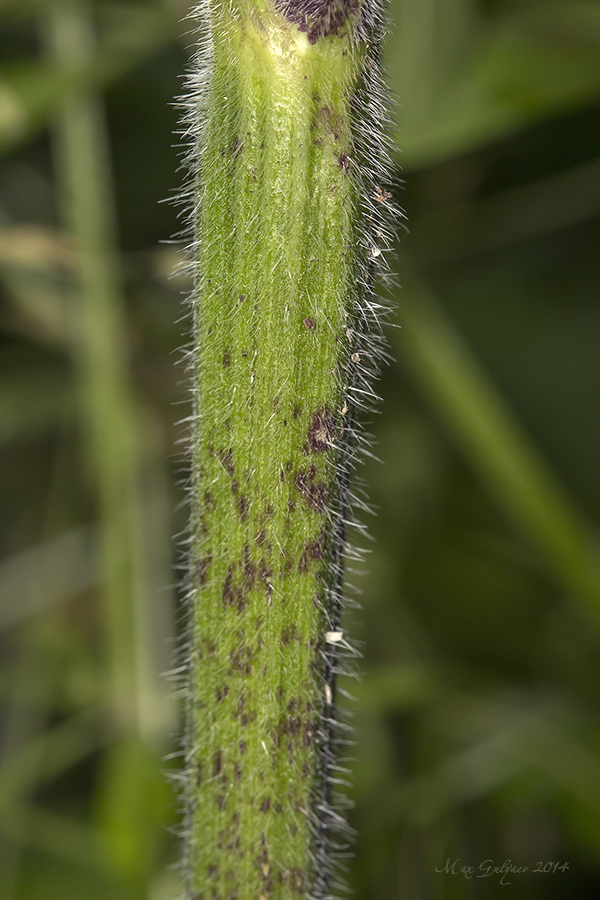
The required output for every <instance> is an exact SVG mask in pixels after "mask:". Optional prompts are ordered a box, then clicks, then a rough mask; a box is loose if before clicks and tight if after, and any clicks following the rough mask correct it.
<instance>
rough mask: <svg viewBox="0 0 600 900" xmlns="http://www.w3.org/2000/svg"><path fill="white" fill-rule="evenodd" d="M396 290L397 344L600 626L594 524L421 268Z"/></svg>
mask: <svg viewBox="0 0 600 900" xmlns="http://www.w3.org/2000/svg"><path fill="white" fill-rule="evenodd" d="M404 281H405V282H406V284H405V288H404V290H403V291H402V292H401V293H400V294H399V295H398V303H399V319H400V322H401V324H402V330H401V331H400V332H398V334H397V336H396V338H395V350H396V352H397V353H398V355H399V358H400V360H401V362H403V363H404V365H405V366H406V368H407V370H408V372H409V373H410V374H411V376H412V377H413V378H415V379H416V380H417V382H418V384H419V386H420V387H421V389H422V390H423V391H424V392H425V393H426V395H427V396H428V398H429V400H430V401H431V402H432V403H433V404H434V405H435V406H436V407H437V408H438V411H439V413H440V414H441V417H442V419H443V420H444V421H445V422H446V424H447V425H448V426H449V428H450V430H451V433H452V434H453V436H454V439H455V441H456V442H457V443H458V444H459V446H460V448H461V449H462V451H463V452H464V453H465V454H466V456H467V457H468V459H469V460H470V461H471V464H472V465H473V466H474V468H475V470H476V471H477V472H478V473H479V474H480V475H481V476H482V477H483V479H484V481H485V483H486V484H487V485H488V487H489V489H490V490H491V492H492V494H493V496H494V497H495V499H496V502H497V503H498V504H499V506H500V507H501V508H503V509H504V510H505V511H506V512H507V513H508V514H509V516H510V517H511V518H512V519H513V520H514V521H516V522H517V524H518V525H519V526H520V527H521V528H522V529H524V530H525V531H526V532H527V533H528V535H529V536H530V538H531V539H532V540H533V541H534V542H535V543H536V544H537V546H538V548H539V549H540V550H541V552H542V555H543V560H544V563H545V566H546V568H547V570H548V571H549V572H553V573H554V576H555V577H556V578H557V580H558V582H559V583H560V584H561V586H562V587H563V589H564V590H565V591H566V592H567V594H568V595H570V596H571V597H572V598H573V599H574V600H576V601H577V602H578V603H579V604H580V605H581V606H582V607H583V608H584V609H585V611H586V613H587V614H588V616H589V617H590V619H591V621H593V622H594V624H595V626H596V628H600V567H599V564H598V558H597V548H596V547H595V545H594V544H593V542H592V532H591V528H590V527H589V526H588V525H587V523H585V521H584V520H583V519H582V517H581V516H580V514H579V513H578V511H577V509H576V508H575V507H574V506H573V504H572V503H571V501H570V500H569V498H568V497H567V496H566V495H565V493H564V492H563V490H562V488H561V486H560V485H559V484H558V483H557V481H556V479H555V477H554V475H553V473H552V472H551V471H550V470H549V468H548V466H547V465H546V463H545V462H544V460H543V459H542V457H541V456H540V454H539V453H538V452H537V451H536V449H535V448H534V447H533V446H532V444H531V442H530V441H529V440H528V438H527V436H526V435H525V434H524V433H523V431H522V429H521V428H520V426H519V424H518V422H517V421H516V420H515V419H514V418H513V416H512V414H511V412H510V411H509V409H508V408H507V406H506V405H505V404H504V403H503V401H502V399H501V398H500V397H499V396H498V394H497V393H496V391H495V389H494V387H493V385H492V384H491V383H490V382H489V380H488V379H487V377H486V375H485V374H484V372H483V371H482V370H481V369H480V367H479V366H478V364H477V362H476V361H475V360H474V358H473V357H472V356H471V354H470V353H469V351H468V350H467V348H466V346H465V345H464V344H463V343H462V341H461V339H460V337H459V335H458V334H457V332H456V331H455V329H454V328H453V326H452V324H451V323H450V322H449V321H448V320H447V319H446V317H445V316H444V314H443V312H442V310H441V308H440V307H439V306H438V304H437V303H436V302H435V299H434V298H433V297H432V296H431V294H430V293H429V292H428V290H427V288H426V287H425V286H424V285H423V284H421V283H419V281H418V279H417V278H416V276H414V275H413V276H412V277H410V278H409V277H408V275H406V276H405V277H404Z"/></svg>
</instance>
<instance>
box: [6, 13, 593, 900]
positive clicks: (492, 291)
mask: <svg viewBox="0 0 600 900" xmlns="http://www.w3.org/2000/svg"><path fill="white" fill-rule="evenodd" d="M189 6H190V4H189V3H188V2H186V0H110V2H109V0H106V2H105V0H98V2H95V3H93V4H86V5H84V4H81V3H77V2H69V0H61V2H59V0H57V2H53V0H37V2H36V0H3V2H1V3H0V58H1V69H0V153H1V160H0V297H1V301H0V302H1V305H0V327H1V337H0V341H1V345H0V453H1V465H0V544H1V550H0V653H1V659H2V666H1V673H0V716H1V734H0V750H1V754H2V755H1V758H0V896H1V897H2V900H76V898H77V900H79V898H81V897H85V898H86V900H141V898H147V900H175V898H176V896H177V891H178V872H177V869H176V866H175V865H174V864H175V863H176V861H177V852H178V851H177V840H176V838H175V837H174V836H173V834H172V829H173V828H174V827H175V826H176V824H177V821H178V801H177V799H176V796H175V793H174V791H173V789H172V786H171V785H169V784H167V783H166V781H165V777H164V773H165V771H166V770H167V769H170V770H171V771H172V772H173V773H174V774H175V775H176V773H177V767H178V760H177V758H176V757H174V758H173V759H172V760H170V761H168V762H167V763H165V762H164V761H163V759H164V757H165V756H167V755H169V754H173V753H175V752H176V750H177V739H176V735H177V732H178V729H179V724H178V705H177V701H176V699H175V698H174V697H173V696H172V691H171V690H170V689H169V687H168V685H167V684H166V682H165V679H164V678H163V677H162V674H161V673H163V672H165V671H166V670H167V669H169V668H170V667H171V666H172V665H173V646H174V643H173V642H174V636H175V635H176V634H177V632H178V630H179V628H180V625H181V608H180V604H179V600H178V596H177V588H176V583H177V578H178V575H177V572H176V554H175V551H174V550H173V542H172V540H171V538H172V535H174V534H176V533H178V532H181V531H182V530H183V529H184V528H185V519H186V512H185V505H184V504H183V500H184V495H183V489H182V482H183V481H184V480H185V464H184V462H183V460H182V447H181V444H180V438H181V434H182V429H181V428H180V427H178V426H177V425H176V422H177V420H179V419H182V418H184V417H185V415H186V414H187V412H188V405H187V404H188V398H187V395H186V389H185V377H184V372H183V369H182V367H181V366H179V367H178V366H177V365H176V361H177V359H178V357H179V349H180V348H181V347H182V346H183V345H184V344H185V343H186V341H187V335H186V331H187V322H186V321H185V320H184V319H182V316H183V311H184V306H183V302H182V297H183V296H184V295H185V292H186V291H187V290H188V288H189V285H188V283H187V281H186V278H185V277H184V276H183V275H181V274H180V275H175V276H173V272H174V271H175V269H176V264H177V259H178V248H177V245H176V244H171V243H169V239H170V238H171V237H172V236H173V235H174V234H176V233H177V231H178V229H179V228H180V223H179V222H178V220H177V217H176V209H175V208H174V206H173V205H171V204H168V203H161V202H160V201H163V200H164V199H165V198H168V197H169V196H172V195H174V194H175V193H177V190H178V188H179V186H180V183H181V177H182V175H181V172H179V173H178V172H177V168H178V166H179V158H180V147H178V146H176V145H177V144H179V143H180V142H181V139H180V138H179V137H173V133H174V132H175V131H176V129H177V127H178V126H177V121H178V112H177V109H176V108H175V107H174V105H173V102H172V101H173V98H174V97H176V96H177V95H178V94H179V93H180V92H181V85H182V82H181V76H182V73H183V72H184V70H185V68H186V65H187V61H188V58H189V53H190V45H191V41H192V38H191V36H190V34H189V31H190V28H191V24H190V23H189V22H188V23H186V22H182V19H183V17H184V15H185V14H186V13H187V12H188V10H189ZM387 68H388V73H389V81H390V85H391V88H392V91H393V93H394V95H395V96H396V97H397V98H399V100H398V103H397V105H396V107H395V110H394V118H395V122H396V123H397V124H396V125H395V133H394V140H395V142H396V144H397V146H398V147H399V148H401V152H399V153H398V154H397V156H396V157H395V165H397V167H398V178H399V180H404V181H405V187H404V188H403V189H402V191H398V200H399V202H400V204H401V205H402V206H403V207H404V209H405V210H406V212H407V215H408V221H409V231H410V233H408V232H406V233H405V232H404V231H403V233H402V235H401V242H400V247H399V252H398V259H397V262H396V264H395V268H396V270H397V272H398V281H399V283H400V284H401V285H402V288H398V289H397V290H395V291H393V292H392V293H393V297H392V299H393V302H394V304H395V306H396V307H397V314H396V315H395V321H396V323H397V324H399V325H400V326H401V327H400V328H395V329H392V330H390V332H389V334H390V343H391V349H392V353H393V357H394V360H395V361H394V362H392V363H391V364H390V365H389V366H388V367H387V368H386V369H385V371H384V373H383V377H382V380H381V383H380V391H381V394H382V396H383V400H384V402H383V405H382V407H381V412H382V414H381V415H377V416H372V417H371V418H372V420H373V421H372V422H371V423H369V429H370V430H371V431H372V433H373V435H374V438H375V450H374V452H375V453H376V454H377V455H378V456H379V457H380V459H381V460H382V461H383V463H384V464H383V465H381V464H380V463H377V462H374V461H372V460H369V461H368V463H367V465H366V467H364V468H363V470H362V471H361V473H360V476H361V479H363V480H364V481H365V482H366V483H367V493H368V496H369V497H370V499H371V501H372V502H373V504H374V505H375V506H376V507H377V509H378V514H377V516H376V517H375V518H372V519H370V521H369V528H370V531H371V533H372V535H373V536H374V538H375V541H374V542H365V541H364V539H361V540H360V541H359V542H360V543H362V544H363V545H365V543H366V545H367V548H368V550H369V551H370V552H369V554H368V557H367V564H366V566H365V567H364V568H365V570H366V574H365V575H362V576H359V575H354V574H353V575H351V581H353V582H355V584H356V585H357V586H358V588H359V589H360V590H361V592H362V594H361V597H360V601H361V604H362V611H360V612H353V613H352V614H351V617H350V619H351V621H350V619H349V621H348V627H349V628H350V629H351V630H352V632H353V633H354V635H355V637H356V640H357V641H358V642H359V644H360V647H361V650H362V652H363V654H364V661H363V664H362V678H361V680H360V681H352V680H350V679H346V680H345V682H344V684H343V687H344V688H345V689H346V690H348V691H349V692H350V693H351V694H353V695H354V696H355V697H356V698H357V699H358V703H356V702H354V701H350V700H349V701H347V703H348V706H350V707H351V708H352V709H353V710H354V722H355V725H356V741H357V743H356V745H355V746H354V747H352V748H351V749H350V750H349V751H348V753H349V755H350V756H351V757H352V758H353V759H354V763H353V765H352V770H353V776H352V782H353V784H352V787H351V788H350V790H349V794H350V795H351V797H352V800H353V801H354V808H353V809H352V811H351V812H350V821H351V824H352V826H353V827H354V828H356V829H357V831H358V839H357V842H356V846H355V850H354V855H353V856H352V857H351V858H349V859H348V860H346V864H347V867H348V871H347V875H346V877H347V881H348V882H349V884H350V885H351V887H352V888H353V890H354V896H355V897H356V898H357V900H396V898H397V900H462V898H465V900H467V898H468V900H472V898H473V900H491V898H494V900H495V898H501V897H506V896H507V895H510V896H518V897H520V898H524V900H538V898H544V900H546V898H547V900H552V898H561V900H568V898H578V900H579V898H582V900H589V898H596V897H599V898H600V755H599V754H600V717H599V712H600V691H599V687H598V685H599V682H600V565H599V559H598V537H597V532H596V527H597V526H596V523H597V521H598V517H599V514H600V467H599V466H598V459H599V458H600V418H599V410H600V353H599V344H600V305H599V303H598V288H599V285H600V252H599V247H600V3H599V2H597V0H394V2H393V3H392V9H391V24H390V35H389V38H388V42H387ZM400 166H401V167H402V168H401V170H400ZM448 860H449V861H450V866H449V867H448V866H447V861H448ZM455 860H459V861H460V862H459V863H458V865H457V866H455V873H453V872H452V870H451V866H452V863H454V861H455ZM506 860H511V861H512V864H513V865H518V866H521V867H528V871H526V872H521V873H517V874H513V875H512V876H508V877H507V876H505V877H504V879H502V878H501V876H500V874H493V873H492V874H490V875H489V876H488V877H479V876H483V875H485V871H486V870H485V866H492V865H496V866H501V865H502V864H503V863H504V862H505V861H506ZM489 861H492V862H489ZM554 863H558V866H554V865H551V866H548V864H554ZM482 864H483V865H484V868H480V866H481V865H482ZM538 864H540V865H538ZM565 864H567V865H565ZM462 866H472V867H473V869H474V872H473V873H471V874H472V877H470V878H469V877H466V876H465V875H464V874H461V873H460V869H461V868H462ZM536 867H537V868H538V869H541V871H534V870H535V869H536ZM544 867H545V868H546V871H544ZM446 868H450V871H445V869H446ZM436 870H437V871H436ZM503 881H504V883H502V882H503ZM507 881H509V882H510V884H506V882H507Z"/></svg>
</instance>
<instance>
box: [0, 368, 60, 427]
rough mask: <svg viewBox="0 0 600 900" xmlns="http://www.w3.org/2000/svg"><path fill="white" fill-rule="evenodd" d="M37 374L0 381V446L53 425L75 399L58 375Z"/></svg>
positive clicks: (38, 372) (50, 373)
mask: <svg viewBox="0 0 600 900" xmlns="http://www.w3.org/2000/svg"><path fill="white" fill-rule="evenodd" d="M36 368H37V370H38V371H35V370H32V371H31V372H30V373H22V374H19V375H13V377H12V378H6V377H2V378H0V444H3V443H6V442H8V441H9V440H12V439H13V438H14V437H16V435H23V434H29V433H32V432H33V433H35V432H38V431H42V430H43V429H44V428H47V427H48V426H49V425H52V424H54V423H55V422H56V421H57V420H58V419H60V417H61V415H64V413H65V411H67V410H68V409H69V407H70V406H71V405H74V398H73V397H72V395H71V391H70V389H69V386H68V383H67V381H66V379H65V377H64V375H63V374H62V373H60V372H56V371H52V370H48V369H46V368H45V367H39V366H38V367H36Z"/></svg>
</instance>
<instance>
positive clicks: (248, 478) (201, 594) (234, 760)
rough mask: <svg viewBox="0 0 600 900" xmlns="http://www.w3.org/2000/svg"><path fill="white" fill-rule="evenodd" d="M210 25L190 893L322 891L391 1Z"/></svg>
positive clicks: (198, 345) (199, 130) (201, 151)
mask: <svg viewBox="0 0 600 900" xmlns="http://www.w3.org/2000/svg"><path fill="white" fill-rule="evenodd" d="M199 15H200V16H201V17H202V19H203V21H204V24H205V26H206V27H207V29H208V37H207V40H206V44H205V46H204V47H203V48H202V50H201V52H200V54H199V57H198V63H199V64H202V65H203V67H204V68H203V70H200V69H198V70H196V71H195V73H193V75H192V79H191V83H192V88H193V96H192V102H191V105H190V121H191V124H192V128H193V131H194V146H193V149H192V160H193V163H194V164H195V165H196V166H197V168H196V170H195V172H194V185H193V191H194V210H195V221H194V269H195V279H196V288H195V291H194V295H193V317H194V348H193V354H192V359H193V383H194V391H195V397H196V404H195V415H194V419H193V426H192V432H193V433H192V457H193V460H192V462H193V476H192V484H193V490H192V518H191V566H190V598H191V607H192V608H191V616H190V634H189V647H187V648H186V652H187V653H189V660H188V665H187V668H188V678H189V682H188V685H189V710H188V733H187V747H186V755H187V780H186V792H187V793H186V801H187V828H186V860H185V868H186V877H187V890H188V896H189V897H190V898H191V897H193V898H194V900H209V898H210V900H221V898H222V900H225V898H232V900H233V898H235V900H260V898H263V900H271V898H286V900H287V898H291V897H293V896H311V897H324V896H327V895H328V892H329V882H330V869H331V859H330V840H329V832H330V830H331V827H332V825H335V824H336V823H337V819H338V816H337V814H336V813H335V812H334V810H333V808H332V805H331V798H330V782H331V778H332V772H333V757H332V746H333V744H332V742H333V734H334V732H333V727H334V726H333V713H334V704H335V680H334V677H335V672H336V670H337V666H338V662H337V657H338V654H339V651H340V649H341V648H342V647H343V646H344V644H345V638H344V635H343V632H342V630H341V628H340V617H339V613H340V599H341V597H340V593H341V572H342V558H343V552H344V546H345V538H344V529H345V523H346V521H347V517H348V509H349V501H348V492H347V483H348V474H349V471H350V469H351V466H352V460H353V456H354V455H355V453H356V445H357V441H356V440H355V439H354V438H355V434H356V429H355V427H354V425H353V421H354V411H355V410H356V409H357V407H359V406H361V405H362V404H363V403H364V401H365V400H366V399H368V398H370V396H371V395H372V392H371V388H370V385H369V375H370V374H372V371H373V370H374V369H375V368H376V358H377V356H378V355H380V352H381V349H380V344H379V343H378V341H377V339H376V338H375V337H374V336H373V335H371V337H370V339H368V340H367V339H366V333H367V331H368V320H369V311H370V312H371V313H372V312H373V311H374V310H375V308H376V305H375V304H374V303H373V301H372V298H371V297H370V285H371V283H372V280H373V272H374V266H375V265H376V264H377V263H378V262H381V260H382V259H383V258H384V256H383V253H382V250H385V249H386V248H387V245H388V240H389V236H388V234H387V231H386V227H385V225H384V219H385V216H384V215H383V214H384V212H385V209H386V207H387V206H388V202H389V198H390V196H391V195H390V194H389V193H388V192H387V191H386V190H385V189H384V187H382V184H384V185H385V182H383V181H381V179H382V177H385V176H386V175H387V171H386V155H385V141H384V139H383V137H382V122H381V119H382V113H381V108H382V107H381V81H380V79H379V76H378V65H377V52H376V51H377V48H378V45H379V42H380V39H381V24H380V21H379V9H378V8H374V7H373V5H371V4H366V5H364V6H362V7H360V6H359V4H358V3H356V2H344V0H336V2H331V3H326V2H307V0H300V2H297V3H296V2H285V3H281V4H280V5H278V6H273V5H272V3H271V2H270V0H253V2H245V3H242V2H239V3H233V4H225V3H219V2H212V3H209V4H208V6H207V8H206V9H203V10H201V11H199Z"/></svg>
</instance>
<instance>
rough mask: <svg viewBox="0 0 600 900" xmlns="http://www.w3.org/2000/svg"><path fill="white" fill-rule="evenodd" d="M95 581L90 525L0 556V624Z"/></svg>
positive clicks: (12, 621)
mask: <svg viewBox="0 0 600 900" xmlns="http://www.w3.org/2000/svg"><path fill="white" fill-rule="evenodd" d="M97 583H98V568H97V565H96V561H95V559H94V535H93V534H92V531H91V529H88V528H78V529H73V530H72V531H68V532H66V533H64V534H61V535H60V536H59V537H56V538H54V539H53V540H50V541H46V542H44V543H43V544H38V545H37V546H36V547H33V548H31V549H30V550H25V551H24V552H23V553H19V554H17V555H16V556H11V557H9V558H8V559H3V560H0V628H6V627H8V626H11V625H15V624H17V623H18V622H22V621H23V620H25V619H27V618H28V617H29V616H32V615H35V614H36V613H39V612H41V611H42V610H44V609H47V608H48V607H50V606H52V605H53V604H54V603H58V602H61V601H64V600H68V599H70V598H73V597H75V596H76V595H77V594H79V593H82V592H83V591H87V590H89V589H90V588H91V587H94V586H95V585H96V584H97Z"/></svg>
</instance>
